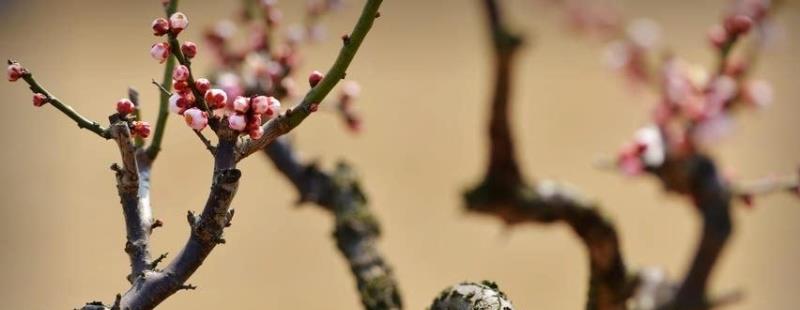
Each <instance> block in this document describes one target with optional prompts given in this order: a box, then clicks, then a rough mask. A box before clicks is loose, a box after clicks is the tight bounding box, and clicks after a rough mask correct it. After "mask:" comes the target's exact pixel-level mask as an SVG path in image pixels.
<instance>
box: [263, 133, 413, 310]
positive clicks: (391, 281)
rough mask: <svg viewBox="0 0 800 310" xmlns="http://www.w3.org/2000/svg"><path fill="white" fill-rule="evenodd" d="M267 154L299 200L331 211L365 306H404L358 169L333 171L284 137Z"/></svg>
mask: <svg viewBox="0 0 800 310" xmlns="http://www.w3.org/2000/svg"><path fill="white" fill-rule="evenodd" d="M265 153H266V155H267V156H268V157H269V159H270V160H271V161H272V163H273V164H274V165H275V168H276V169H278V171H280V172H281V174H283V175H284V176H286V178H287V179H289V181H291V182H292V184H293V185H294V186H295V188H296V189H297V191H298V193H299V194H300V202H313V203H315V204H317V205H318V206H319V207H321V208H323V209H325V210H328V211H330V212H331V213H333V215H334V217H335V220H336V229H335V231H334V234H333V236H334V238H335V239H336V245H337V247H338V248H339V251H340V252H341V253H342V255H344V257H345V258H346V259H347V262H348V263H349V264H350V269H351V271H352V273H353V276H354V277H355V278H356V283H357V286H358V290H359V294H360V296H361V303H362V304H363V305H364V308H365V309H376V310H377V309H402V300H401V297H400V292H399V289H398V285H397V281H396V280H395V277H394V274H393V272H392V268H391V267H390V266H389V265H388V263H387V262H386V261H385V260H384V258H383V256H382V255H381V253H380V252H379V251H378V249H377V248H376V246H375V243H376V242H377V239H378V237H379V236H380V226H379V224H378V221H377V219H376V218H375V216H374V215H373V214H372V212H370V210H369V208H368V207H367V199H366V197H365V196H364V193H363V192H362V191H361V187H360V185H359V182H358V180H357V179H356V177H355V173H354V172H353V171H352V169H351V168H350V167H349V166H348V165H347V164H345V163H339V165H338V166H337V168H336V170H335V171H334V172H333V173H326V172H324V171H322V170H320V169H319V168H318V167H317V166H316V165H315V164H313V163H312V164H303V163H301V162H300V160H299V159H298V157H297V155H296V154H295V152H294V150H293V148H292V145H291V144H290V143H289V141H288V140H287V139H286V138H279V139H277V140H275V141H274V142H273V143H271V144H269V145H267V147H266V149H265Z"/></svg>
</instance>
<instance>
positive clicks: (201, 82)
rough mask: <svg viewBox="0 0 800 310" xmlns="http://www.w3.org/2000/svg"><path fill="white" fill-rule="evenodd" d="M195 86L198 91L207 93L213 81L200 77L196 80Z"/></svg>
mask: <svg viewBox="0 0 800 310" xmlns="http://www.w3.org/2000/svg"><path fill="white" fill-rule="evenodd" d="M194 87H195V88H197V91H198V92H200V93H201V94H205V93H206V92H207V91H208V90H209V89H210V88H211V82H209V81H208V79H205V78H199V79H197V80H195V81H194ZM206 101H208V100H206Z"/></svg>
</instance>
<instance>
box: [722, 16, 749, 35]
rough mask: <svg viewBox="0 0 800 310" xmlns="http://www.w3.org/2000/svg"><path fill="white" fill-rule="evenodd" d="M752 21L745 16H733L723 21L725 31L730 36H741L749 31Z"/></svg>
mask: <svg viewBox="0 0 800 310" xmlns="http://www.w3.org/2000/svg"><path fill="white" fill-rule="evenodd" d="M752 26H753V19H752V18H750V17H749V16H747V15H734V16H729V17H728V18H726V19H725V31H727V32H728V33H730V34H731V35H742V34H746V33H747V32H748V31H750V28H751V27H752Z"/></svg>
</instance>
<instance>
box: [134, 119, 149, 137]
mask: <svg viewBox="0 0 800 310" xmlns="http://www.w3.org/2000/svg"><path fill="white" fill-rule="evenodd" d="M131 131H132V132H133V134H134V135H137V136H140V137H142V138H147V137H148V136H150V123H148V122H140V121H134V122H133V123H132V124H131Z"/></svg>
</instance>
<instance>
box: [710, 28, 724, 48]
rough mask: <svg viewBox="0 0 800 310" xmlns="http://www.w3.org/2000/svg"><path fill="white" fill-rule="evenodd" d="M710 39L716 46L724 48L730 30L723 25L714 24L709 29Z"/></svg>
mask: <svg viewBox="0 0 800 310" xmlns="http://www.w3.org/2000/svg"><path fill="white" fill-rule="evenodd" d="M708 41H709V42H711V45H714V47H716V48H722V46H723V45H725V42H727V41H728V32H727V31H725V28H724V27H722V26H721V25H714V26H711V28H710V29H708Z"/></svg>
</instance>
